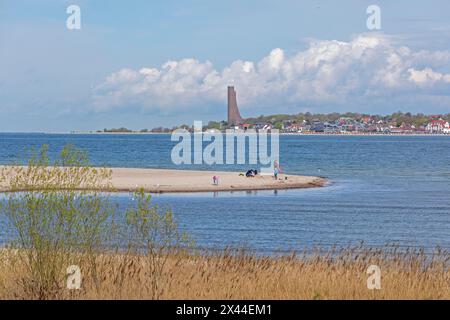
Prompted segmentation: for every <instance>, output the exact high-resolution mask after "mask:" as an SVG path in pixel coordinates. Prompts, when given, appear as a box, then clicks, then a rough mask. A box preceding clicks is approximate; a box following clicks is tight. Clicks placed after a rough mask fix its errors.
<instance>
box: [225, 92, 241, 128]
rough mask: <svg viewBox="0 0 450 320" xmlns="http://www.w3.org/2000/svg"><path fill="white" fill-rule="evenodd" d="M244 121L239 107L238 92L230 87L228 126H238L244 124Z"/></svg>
mask: <svg viewBox="0 0 450 320" xmlns="http://www.w3.org/2000/svg"><path fill="white" fill-rule="evenodd" d="M242 122H243V120H242V117H241V114H240V113H239V108H238V106H237V100H236V91H235V90H234V87H233V86H229V87H228V125H229V126H236V125H240V124H242Z"/></svg>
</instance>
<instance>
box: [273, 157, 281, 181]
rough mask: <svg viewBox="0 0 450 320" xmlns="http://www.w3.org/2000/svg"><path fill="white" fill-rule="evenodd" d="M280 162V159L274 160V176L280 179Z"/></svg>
mask: <svg viewBox="0 0 450 320" xmlns="http://www.w3.org/2000/svg"><path fill="white" fill-rule="evenodd" d="M280 171H281V170H280V164H279V163H278V161H276V160H275V161H274V163H273V177H274V178H275V180H277V179H278V173H279V172H280Z"/></svg>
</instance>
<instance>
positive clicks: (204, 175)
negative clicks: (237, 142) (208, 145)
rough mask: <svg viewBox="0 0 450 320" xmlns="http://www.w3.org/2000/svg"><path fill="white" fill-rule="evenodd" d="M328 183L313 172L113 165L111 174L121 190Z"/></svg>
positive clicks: (229, 188)
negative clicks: (275, 174)
mask: <svg viewBox="0 0 450 320" xmlns="http://www.w3.org/2000/svg"><path fill="white" fill-rule="evenodd" d="M214 175H215V176H218V177H219V184H218V185H214V184H213V179H212V177H213V176H214ZM325 183H326V179H324V178H320V177H312V176H298V175H290V174H280V175H279V176H278V180H275V179H274V178H273V177H272V176H261V175H258V176H256V177H253V178H247V177H245V175H243V173H240V172H221V171H193V170H163V169H127V168H114V169H113V175H112V184H113V186H114V187H115V188H116V189H117V190H118V191H132V190H135V189H137V188H139V187H144V189H145V190H146V191H148V192H155V193H157V192H158V193H159V192H203V191H233V190H235V191H237V190H239V191H243V190H274V189H293V188H314V187H321V186H323V185H324V184H325Z"/></svg>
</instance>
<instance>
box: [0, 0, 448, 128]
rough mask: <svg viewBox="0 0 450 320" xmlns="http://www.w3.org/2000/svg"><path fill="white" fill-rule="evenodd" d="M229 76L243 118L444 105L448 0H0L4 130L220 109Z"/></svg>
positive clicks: (209, 116)
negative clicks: (74, 22) (72, 20)
mask: <svg viewBox="0 0 450 320" xmlns="http://www.w3.org/2000/svg"><path fill="white" fill-rule="evenodd" d="M70 5H77V6H78V7H79V8H80V21H81V29H74V30H70V29H68V28H67V25H66V21H67V19H68V18H69V16H70V15H71V14H70V13H69V14H68V13H67V12H66V10H67V7H68V6H70ZM370 5H377V6H378V7H379V8H380V22H381V25H380V27H381V28H380V29H376V30H369V28H368V26H367V19H368V18H369V16H371V14H368V13H367V11H366V10H367V8H368V7H369V6H370ZM228 85H234V86H235V88H236V91H237V97H238V104H239V108H240V110H241V114H242V115H243V116H244V117H254V116H259V115H261V114H265V115H267V114H275V113H289V114H295V113H299V112H312V113H323V112H347V111H353V112H364V113H372V114H386V113H391V112H395V111H398V110H402V111H404V112H413V113H417V112H421V113H425V114H439V113H449V112H450V2H449V1H448V0H430V1H413V0H395V1H393V0H386V1H375V0H371V1H365V0H344V1H334V0H329V1H325V0H324V1H320V0H317V1H312V0H310V1H300V0H296V1H294V0H277V1H268V0H241V1H237V0H227V1H211V0H192V1H186V0H183V1H182V0H179V1H174V0H166V1H144V0H143V1H141V0H133V1H112V0H109V1H108V0H79V1H75V0H71V1H65V0H40V1H33V0H29V1H24V0H0V131H1V132H68V131H73V130H75V131H87V130H97V129H103V128H112V127H122V126H125V127H128V128H130V129H135V130H139V129H143V128H153V127H156V126H168V127H171V126H173V125H177V124H181V123H187V124H192V123H193V121H194V120H202V121H204V122H207V121H209V120H226V89H227V86H228Z"/></svg>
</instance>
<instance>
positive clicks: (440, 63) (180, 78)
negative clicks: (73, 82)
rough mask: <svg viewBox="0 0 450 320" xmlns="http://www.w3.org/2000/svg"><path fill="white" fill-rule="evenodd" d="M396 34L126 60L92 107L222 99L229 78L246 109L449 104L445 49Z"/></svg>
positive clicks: (178, 105) (166, 106) (155, 106)
mask: <svg viewBox="0 0 450 320" xmlns="http://www.w3.org/2000/svg"><path fill="white" fill-rule="evenodd" d="M398 42H399V41H398V40H396V39H395V38H393V37H389V36H386V35H383V34H380V33H369V34H360V35H357V36H355V37H354V38H353V39H352V40H350V41H348V42H344V41H337V40H313V41H311V42H310V43H309V47H308V48H307V49H306V50H304V51H300V52H297V53H296V54H294V55H292V56H287V54H286V53H285V52H284V50H283V49H280V48H275V49H273V50H272V51H271V52H270V54H268V55H267V56H265V57H263V58H262V59H261V60H260V61H257V62H254V61H244V60H236V61H234V62H232V63H231V64H230V65H228V66H227V67H225V68H223V69H222V70H216V69H215V68H214V65H213V64H212V63H211V62H210V61H204V62H201V61H198V60H196V59H192V58H186V59H181V60H179V61H168V62H166V63H165V64H163V65H162V66H161V67H159V68H154V67H148V66H145V67H142V68H140V69H137V70H134V69H129V68H124V69H121V70H119V71H117V72H114V73H112V74H110V75H109V76H107V77H106V79H105V80H104V82H103V83H101V84H99V85H97V86H96V87H95V88H94V91H93V98H92V99H93V100H92V107H93V109H94V110H95V111H97V112H104V111H110V110H115V109H122V108H129V107H137V108H140V109H143V110H148V111H156V110H161V111H164V112H167V113H171V112H173V113H175V112H185V111H189V110H191V109H192V108H194V107H198V106H205V105H219V104H220V105H224V104H225V103H226V87H227V86H228V85H234V86H235V87H236V89H237V92H238V103H239V106H240V108H241V109H242V110H246V111H248V112H246V113H251V111H252V109H253V110H254V109H257V110H258V112H263V111H266V112H267V113H270V112H271V113H277V107H279V106H285V107H289V108H291V107H305V106H315V107H316V108H317V109H312V110H311V111H320V108H321V106H335V107H337V109H342V107H341V108H338V107H339V106H343V107H348V109H353V110H355V108H358V107H361V108H363V109H364V111H368V110H371V111H372V112H374V113H375V112H378V111H377V110H378V108H379V107H381V106H383V105H386V104H392V103H395V104H396V105H398V108H397V109H396V110H398V109H399V108H401V107H405V108H407V107H408V106H410V105H411V106H417V103H418V102H420V103H422V104H423V108H422V109H423V110H422V111H421V112H424V113H426V112H427V110H426V106H427V104H429V105H433V106H434V107H435V106H437V107H445V106H450V69H449V66H450V51H428V50H420V51H413V50H411V49H410V48H408V47H406V46H403V45H401V44H399V43H398ZM416 109H417V108H416ZM396 110H392V111H396ZM296 111H301V110H295V109H292V112H296ZM336 111H344V110H336ZM345 111H347V110H345ZM355 111H357V110H355Z"/></svg>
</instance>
